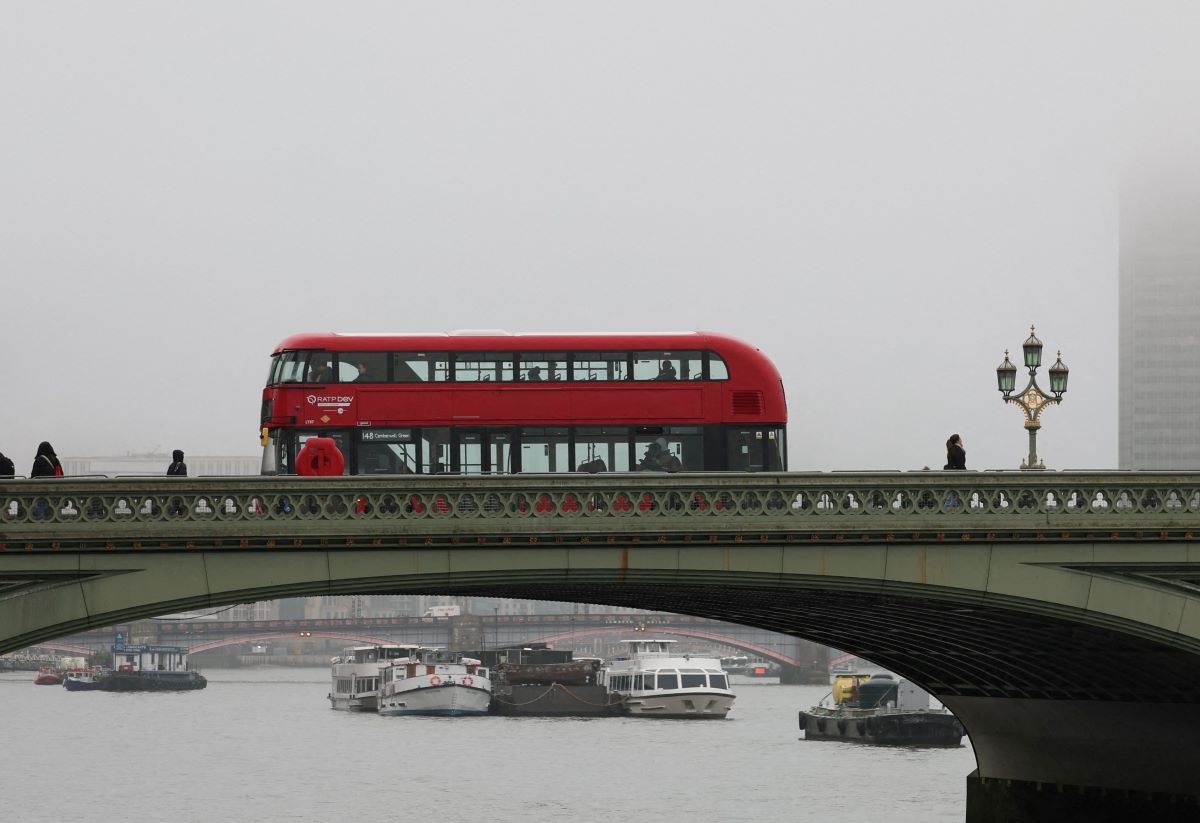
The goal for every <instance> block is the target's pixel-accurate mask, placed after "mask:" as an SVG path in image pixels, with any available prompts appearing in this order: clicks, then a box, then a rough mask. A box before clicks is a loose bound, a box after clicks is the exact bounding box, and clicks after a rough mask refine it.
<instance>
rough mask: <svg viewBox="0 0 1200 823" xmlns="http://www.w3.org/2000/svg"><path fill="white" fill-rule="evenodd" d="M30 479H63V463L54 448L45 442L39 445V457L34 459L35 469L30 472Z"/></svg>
mask: <svg viewBox="0 0 1200 823" xmlns="http://www.w3.org/2000/svg"><path fill="white" fill-rule="evenodd" d="M29 476H30V477H62V476H63V470H62V463H59V462H58V455H57V454H55V453H54V447H53V446H51V445H50V444H49V443H47V442H46V441H45V440H43V441H42V442H41V443H39V444H38V449H37V457H35V458H33V468H32V469H30V470H29Z"/></svg>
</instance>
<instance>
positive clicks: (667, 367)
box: [654, 360, 679, 380]
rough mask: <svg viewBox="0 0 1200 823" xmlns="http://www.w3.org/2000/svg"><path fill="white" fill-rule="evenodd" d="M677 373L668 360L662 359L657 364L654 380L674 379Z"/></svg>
mask: <svg viewBox="0 0 1200 823" xmlns="http://www.w3.org/2000/svg"><path fill="white" fill-rule="evenodd" d="M678 376H679V373H678V372H676V371H675V365H674V364H673V363H672V362H671V361H670V360H664V361H662V363H660V364H659V367H658V377H656V378H654V379H655V380H675V379H676V378H678Z"/></svg>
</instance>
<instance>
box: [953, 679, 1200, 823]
mask: <svg viewBox="0 0 1200 823" xmlns="http://www.w3.org/2000/svg"><path fill="white" fill-rule="evenodd" d="M1153 675H1154V672H1147V676H1153ZM945 703H946V706H947V707H948V708H950V709H951V710H952V711H953V712H954V713H955V715H957V716H958V718H959V720H961V721H962V723H963V726H964V727H965V728H966V729H967V731H968V733H969V734H970V738H971V744H972V746H974V749H975V757H976V760H977V762H978V764H979V768H978V769H977V770H976V771H975V772H973V773H972V774H971V775H970V776H969V777H968V778H967V816H966V820H967V823H1032V822H1033V821H1048V820H1052V821H1055V823H1076V822H1077V821H1078V823H1110V822H1111V823H1117V822H1118V821H1120V823H1126V821H1128V822H1129V823H1133V821H1139V823H1140V821H1147V820H1153V821H1155V823H1163V822H1167V821H1170V822H1171V823H1173V822H1174V821H1183V820H1188V821H1195V820H1200V796H1198V795H1197V794H1196V792H1195V785H1196V774H1198V773H1200V740H1197V739H1196V738H1195V736H1194V735H1193V734H1191V730H1194V729H1197V728H1200V705H1197V704H1180V703H1135V702H1120V701H1109V700H1040V699H1019V698H986V697H952V696H948V697H946V698H945Z"/></svg>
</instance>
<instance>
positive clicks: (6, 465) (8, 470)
mask: <svg viewBox="0 0 1200 823" xmlns="http://www.w3.org/2000/svg"><path fill="white" fill-rule="evenodd" d="M16 473H17V467H16V466H14V465H13V462H12V461H11V460H9V459H8V458H7V457H5V456H4V452H0V478H4V477H14V476H16Z"/></svg>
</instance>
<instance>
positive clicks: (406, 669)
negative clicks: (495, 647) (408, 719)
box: [379, 649, 492, 717]
mask: <svg viewBox="0 0 1200 823" xmlns="http://www.w3.org/2000/svg"><path fill="white" fill-rule="evenodd" d="M379 675H380V683H379V713H380V714H386V715H398V714H425V715H443V716H452V717H453V716H458V715H464V714H487V712H488V706H489V705H490V704H491V701H492V681H491V678H490V677H489V676H488V670H487V668H486V667H484V666H483V665H481V664H480V662H479V661H478V660H475V659H473V658H470V657H463V656H462V655H461V654H458V653H456V652H450V651H444V650H442V649H419V650H417V651H416V653H415V655H414V656H413V657H411V658H405V659H396V660H392V661H391V662H390V664H389V665H386V666H383V667H382V668H381V669H380V671H379Z"/></svg>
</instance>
